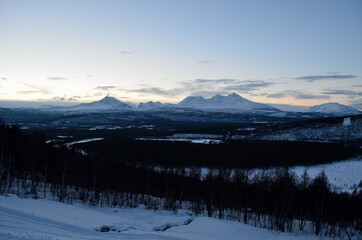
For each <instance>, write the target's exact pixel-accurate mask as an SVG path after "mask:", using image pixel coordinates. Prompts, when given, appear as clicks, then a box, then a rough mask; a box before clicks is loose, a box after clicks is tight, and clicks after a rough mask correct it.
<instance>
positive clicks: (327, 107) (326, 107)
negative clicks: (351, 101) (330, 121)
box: [309, 102, 360, 115]
mask: <svg viewBox="0 0 362 240" xmlns="http://www.w3.org/2000/svg"><path fill="white" fill-rule="evenodd" d="M309 111H311V112H320V113H327V114H332V115H356V114H360V112H359V111H358V110H357V109H355V108H353V107H349V106H346V105H343V104H339V103H336V102H330V103H324V104H321V105H315V106H313V107H310V108H309Z"/></svg>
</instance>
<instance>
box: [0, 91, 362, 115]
mask: <svg viewBox="0 0 362 240" xmlns="http://www.w3.org/2000/svg"><path fill="white" fill-rule="evenodd" d="M234 94H236V95H238V96H240V97H242V98H244V97H243V96H241V95H240V94H237V93H234V92H233V93H230V94H226V95H221V94H219V93H217V94H215V95H214V96H216V95H221V96H223V97H226V96H229V95H234ZM214 96H211V97H207V98H204V97H202V96H187V97H185V98H184V99H182V100H181V101H183V100H185V99H186V98H188V97H202V98H204V99H211V98H212V97H214ZM108 97H109V98H114V99H116V100H118V101H120V102H124V103H127V104H128V105H130V106H132V107H138V105H139V104H141V103H148V102H160V101H157V100H156V101H152V100H149V101H144V102H130V101H122V100H120V99H118V98H117V97H114V96H111V95H106V96H103V97H101V98H100V99H97V100H93V101H87V102H69V101H13V100H0V107H4V108H39V107H42V106H46V105H49V106H64V107H65V106H75V105H78V104H81V103H92V102H98V101H101V100H103V99H105V98H108ZM244 99H245V98H244ZM247 100H249V99H247ZM181 101H178V102H174V103H172V102H160V103H162V104H173V105H177V104H178V103H180V102H181ZM260 103H262V102H260ZM327 103H337V104H340V103H338V102H326V103H322V104H327ZM263 104H266V105H270V106H273V107H276V108H278V106H279V107H281V108H280V110H282V111H285V110H283V106H284V107H287V106H290V107H296V109H295V111H296V112H298V111H305V110H307V109H308V108H310V107H313V106H317V105H310V106H308V105H291V104H279V103H263ZM319 105H321V104H319ZM342 105H344V104H342ZM345 106H350V107H353V108H355V109H356V110H359V111H362V105H361V104H352V105H345ZM286 111H290V110H286Z"/></svg>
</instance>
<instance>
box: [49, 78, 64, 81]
mask: <svg viewBox="0 0 362 240" xmlns="http://www.w3.org/2000/svg"><path fill="white" fill-rule="evenodd" d="M47 79H48V80H54V81H58V80H67V78H64V77H47Z"/></svg>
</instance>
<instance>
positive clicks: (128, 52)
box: [119, 50, 134, 55]
mask: <svg viewBox="0 0 362 240" xmlns="http://www.w3.org/2000/svg"><path fill="white" fill-rule="evenodd" d="M119 53H120V54H125V55H127V54H132V53H134V52H132V51H126V50H121V51H119Z"/></svg>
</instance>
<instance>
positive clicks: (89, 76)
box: [85, 74, 94, 78]
mask: <svg viewBox="0 0 362 240" xmlns="http://www.w3.org/2000/svg"><path fill="white" fill-rule="evenodd" d="M85 77H86V78H91V77H94V75H92V74H89V75H86V76H85Z"/></svg>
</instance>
